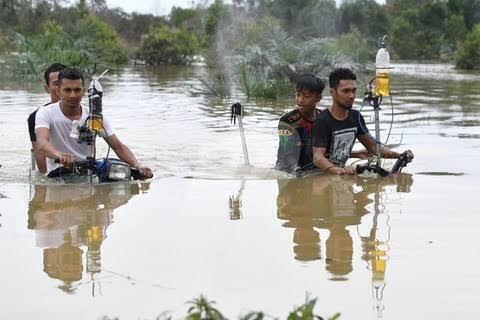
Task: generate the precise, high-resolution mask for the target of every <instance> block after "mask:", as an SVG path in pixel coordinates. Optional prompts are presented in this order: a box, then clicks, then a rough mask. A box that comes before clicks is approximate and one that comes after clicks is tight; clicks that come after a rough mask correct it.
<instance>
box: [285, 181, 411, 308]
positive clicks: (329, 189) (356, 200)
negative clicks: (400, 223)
mask: <svg viewBox="0 0 480 320" xmlns="http://www.w3.org/2000/svg"><path fill="white" fill-rule="evenodd" d="M412 183H413V179H412V176H411V175H408V174H397V175H392V176H389V177H387V178H366V177H360V176H353V177H347V176H344V177H331V176H316V177H311V178H307V179H292V180H278V188H279V193H278V197H277V216H278V218H279V219H281V220H286V222H285V223H284V226H285V227H287V228H294V229H295V230H294V236H293V242H294V247H293V251H294V254H295V259H297V260H300V261H312V260H319V259H322V250H321V242H320V233H319V232H318V231H317V230H316V229H326V230H328V231H329V236H328V239H326V241H325V246H326V252H325V255H326V258H325V262H326V270H327V271H328V272H329V273H330V274H331V275H332V280H346V279H347V275H348V274H350V273H351V272H352V270H353V267H352V256H353V239H352V235H351V234H350V231H349V230H348V229H347V227H348V226H354V225H356V226H358V225H360V223H361V218H362V216H364V215H365V214H367V213H370V208H371V207H372V205H373V221H372V226H371V228H370V232H368V234H367V235H366V236H361V235H360V240H361V243H362V259H364V260H365V261H366V262H367V263H368V265H369V269H370V270H371V272H372V286H373V289H374V295H375V298H376V301H377V302H376V308H377V310H378V312H379V316H381V311H382V310H383V306H382V305H381V300H382V298H383V289H384V288H385V284H386V282H385V272H386V265H387V259H388V240H389V234H390V230H389V229H390V227H389V224H388V215H387V213H386V212H384V211H383V205H385V204H384V203H382V202H383V201H382V195H383V194H388V192H387V191H386V187H387V186H391V185H393V186H396V192H402V193H403V192H410V186H411V185H412ZM371 204H372V205H371ZM357 230H358V229H357Z"/></svg>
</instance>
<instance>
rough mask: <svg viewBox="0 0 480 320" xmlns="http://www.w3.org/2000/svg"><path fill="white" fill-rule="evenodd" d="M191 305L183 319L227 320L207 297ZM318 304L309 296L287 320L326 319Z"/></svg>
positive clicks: (164, 317) (259, 317) (251, 318)
mask: <svg viewBox="0 0 480 320" xmlns="http://www.w3.org/2000/svg"><path fill="white" fill-rule="evenodd" d="M187 304H188V305H189V308H188V311H187V315H186V316H185V317H182V319H186V320H227V319H228V318H226V317H225V316H224V315H223V314H222V313H221V311H220V310H218V309H217V308H215V307H214V305H215V304H216V302H215V301H211V300H208V299H207V298H206V297H205V296H203V295H200V297H198V298H196V299H193V300H191V301H188V302H187ZM316 304H317V299H311V298H310V297H309V296H308V295H307V296H306V298H305V302H304V303H303V304H302V305H300V306H298V307H295V308H294V309H293V311H292V312H290V313H289V314H288V316H287V317H286V319H287V320H323V319H325V318H323V317H321V316H319V315H317V314H316V313H315V305H316ZM172 319H173V318H172V317H171V316H170V315H169V313H168V312H164V313H162V314H160V315H159V316H158V317H156V320H172ZM238 319H239V320H264V319H272V320H275V319H279V318H275V317H273V316H269V315H267V314H265V313H264V312H261V311H251V312H248V313H247V314H245V315H241V316H239V317H238ZM326 319H327V320H338V319H340V314H339V313H337V314H335V315H334V316H332V317H330V318H326ZM102 320H119V319H118V318H109V317H106V316H105V317H103V318H102Z"/></svg>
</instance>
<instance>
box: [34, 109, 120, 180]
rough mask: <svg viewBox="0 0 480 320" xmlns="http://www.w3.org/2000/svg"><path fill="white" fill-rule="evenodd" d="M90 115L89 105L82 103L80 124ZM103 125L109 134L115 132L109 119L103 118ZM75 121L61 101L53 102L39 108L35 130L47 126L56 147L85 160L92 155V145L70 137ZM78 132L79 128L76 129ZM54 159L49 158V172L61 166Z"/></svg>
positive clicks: (77, 158) (76, 158)
mask: <svg viewBox="0 0 480 320" xmlns="http://www.w3.org/2000/svg"><path fill="white" fill-rule="evenodd" d="M87 117H88V107H86V106H83V105H82V116H81V117H80V119H79V122H78V125H77V126H81V125H83V124H84V123H85V120H87ZM103 126H104V129H105V132H106V134H107V136H108V137H109V136H111V135H113V134H114V132H113V130H112V128H111V127H110V124H109V122H108V121H107V119H105V118H103ZM72 127H73V121H72V120H70V119H68V118H67V117H66V116H65V115H64V114H63V112H62V110H61V109H60V103H59V102H57V103H53V104H51V105H48V106H45V107H43V108H41V109H39V110H38V112H37V115H36V117H35V130H36V129H38V128H47V129H49V130H50V143H51V144H52V145H53V147H54V148H55V149H57V150H58V151H60V152H62V153H70V154H72V155H73V156H74V158H75V160H84V159H85V158H86V157H88V156H90V155H91V150H92V148H91V146H89V145H87V144H85V143H78V139H76V138H72V137H70V134H71V132H72ZM76 131H77V132H78V129H76ZM59 166H60V165H59V164H57V163H55V160H54V159H50V158H47V172H50V171H52V170H53V169H55V168H57V167H59Z"/></svg>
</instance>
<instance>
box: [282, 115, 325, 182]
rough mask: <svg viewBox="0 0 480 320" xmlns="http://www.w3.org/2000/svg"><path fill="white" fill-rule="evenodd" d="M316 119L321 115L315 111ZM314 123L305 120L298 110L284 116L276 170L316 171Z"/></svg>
mask: <svg viewBox="0 0 480 320" xmlns="http://www.w3.org/2000/svg"><path fill="white" fill-rule="evenodd" d="M315 112H316V117H317V118H318V117H319V115H320V113H321V112H322V111H320V110H319V109H315ZM312 129H313V121H310V120H307V119H305V118H304V117H303V116H302V114H301V113H300V111H299V110H298V109H294V110H292V111H290V112H288V113H286V114H284V115H283V116H282V117H281V118H280V121H279V123H278V138H279V145H278V153H277V163H276V165H275V168H276V169H278V170H283V171H287V172H290V173H292V172H296V171H297V172H298V171H307V170H312V169H315V166H314V165H313V153H312Z"/></svg>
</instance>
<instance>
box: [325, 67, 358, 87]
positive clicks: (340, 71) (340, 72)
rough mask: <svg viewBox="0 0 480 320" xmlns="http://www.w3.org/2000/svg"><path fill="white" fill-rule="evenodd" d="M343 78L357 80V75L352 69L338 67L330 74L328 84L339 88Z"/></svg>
mask: <svg viewBox="0 0 480 320" xmlns="http://www.w3.org/2000/svg"><path fill="white" fill-rule="evenodd" d="M341 80H357V76H356V75H355V74H354V73H353V71H352V70H350V69H347V68H337V69H335V70H333V71H332V72H331V73H330V75H329V76H328V85H329V86H330V88H331V89H337V87H338V84H339V83H340V81H341Z"/></svg>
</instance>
